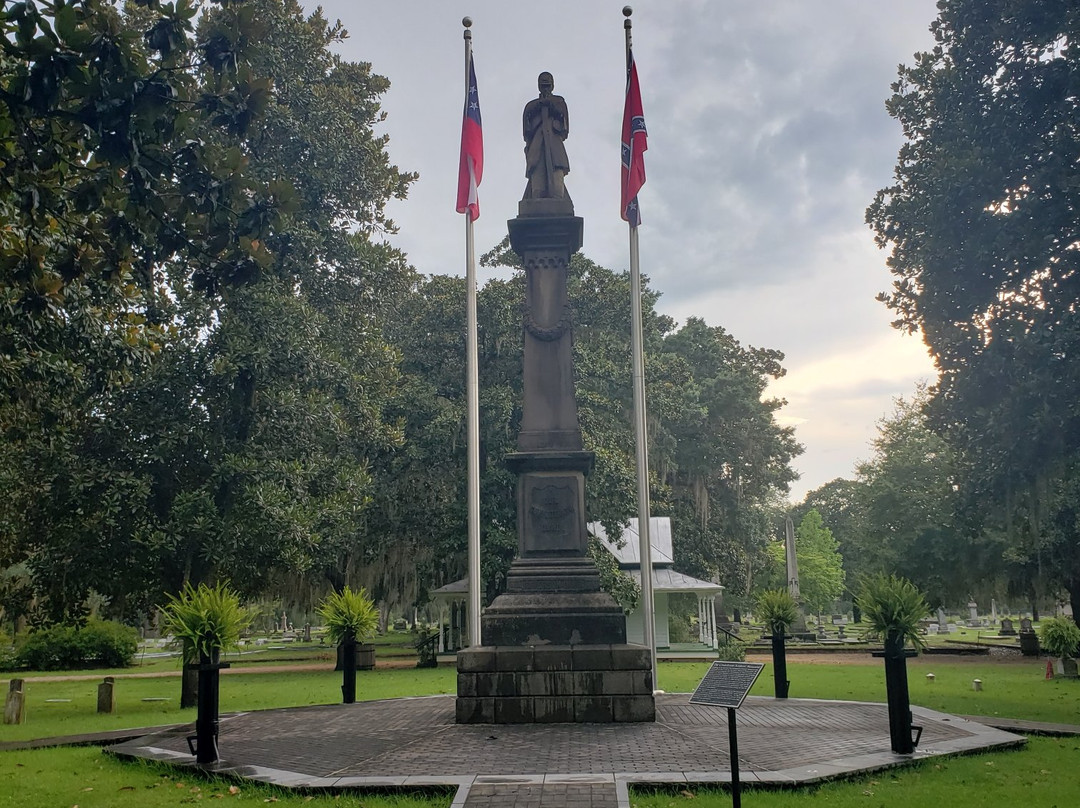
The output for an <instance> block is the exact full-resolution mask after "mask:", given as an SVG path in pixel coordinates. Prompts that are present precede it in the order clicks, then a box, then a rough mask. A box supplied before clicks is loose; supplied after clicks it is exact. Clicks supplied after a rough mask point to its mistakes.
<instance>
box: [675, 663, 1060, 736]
mask: <svg viewBox="0 0 1080 808" xmlns="http://www.w3.org/2000/svg"><path fill="white" fill-rule="evenodd" d="M798 659H799V657H798V656H796V655H792V656H789V657H788V666H787V667H788V680H789V681H790V682H791V690H790V692H789V694H788V695H789V696H790V697H791V698H815V699H844V700H850V701H876V702H884V701H885V668H884V665H883V663H882V661H881V660H880V659H873V658H870V657H865V658H860V661H858V662H857V663H851V662H840V661H837V662H821V663H805V662H799V661H798ZM708 667H709V665H708V663H673V662H665V663H661V664H660V666H659V669H658V670H659V680H660V687H661V688H662V689H663V690H666V691H668V692H669V693H681V692H686V691H690V690H693V689H694V688H695V687H697V683H698V682H699V681H701V677H702V676H703V675H704V674H705V671H706V670H707V669H708ZM1045 670H1046V660H1045V659H1026V658H1022V657H1016V658H995V657H964V658H956V659H950V660H948V661H946V660H944V659H943V658H942V657H940V656H937V657H917V658H913V659H910V660H908V686H909V688H910V692H911V703H912V704H916V705H919V706H921V707H929V708H930V709H933V710H941V711H943V712H947V713H958V714H960V715H986V716H995V715H997V716H1003V717H1007V718H1024V719H1028V720H1031V721H1052V722H1059V723H1066V724H1078V725H1080V681H1077V680H1066V679H1053V680H1050V681H1047V680H1046V679H1045V678H1044V674H1045ZM928 673H933V674H934V680H933V683H931V682H930V681H928V680H927V678H926V674H928ZM974 679H980V680H982V686H983V689H982V691H981V692H975V690H974V688H973V686H972V681H973V680H974ZM750 693H751V694H752V695H755V696H771V695H772V694H773V678H772V664H771V663H768V664H766V666H765V670H764V671H762V673H761V676H759V677H758V680H757V682H756V683H755V684H754V688H753V690H751V691H750Z"/></svg>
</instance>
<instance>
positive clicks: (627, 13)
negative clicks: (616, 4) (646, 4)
mask: <svg viewBox="0 0 1080 808" xmlns="http://www.w3.org/2000/svg"><path fill="white" fill-rule="evenodd" d="M633 13H634V9H632V8H630V6H623V7H622V15H623V16H624V17H629V16H630V15H631V14H633Z"/></svg>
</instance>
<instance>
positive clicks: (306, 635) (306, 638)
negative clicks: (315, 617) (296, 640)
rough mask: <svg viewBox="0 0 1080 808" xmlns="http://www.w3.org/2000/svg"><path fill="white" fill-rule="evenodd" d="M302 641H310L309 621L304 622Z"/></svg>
mask: <svg viewBox="0 0 1080 808" xmlns="http://www.w3.org/2000/svg"><path fill="white" fill-rule="evenodd" d="M304 642H311V623H304Z"/></svg>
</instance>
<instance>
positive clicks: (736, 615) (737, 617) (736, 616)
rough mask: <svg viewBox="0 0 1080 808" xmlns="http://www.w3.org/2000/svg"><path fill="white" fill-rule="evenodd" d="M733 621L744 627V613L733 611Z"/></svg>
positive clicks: (737, 610)
mask: <svg viewBox="0 0 1080 808" xmlns="http://www.w3.org/2000/svg"><path fill="white" fill-rule="evenodd" d="M731 619H732V620H734V621H735V623H736V624H738V625H742V612H741V611H740V610H739V609H732V610H731Z"/></svg>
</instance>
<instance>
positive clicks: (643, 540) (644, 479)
mask: <svg viewBox="0 0 1080 808" xmlns="http://www.w3.org/2000/svg"><path fill="white" fill-rule="evenodd" d="M623 14H624V15H625V16H626V19H625V20H623V30H624V31H625V32H626V68H627V71H629V69H630V48H631V44H632V43H631V33H630V32H631V28H632V27H633V23H632V22H631V21H630V15H631V14H633V9H631V8H630V6H626V7H624V8H623ZM627 81H629V72H627ZM630 308H631V310H632V312H631V318H630V342H631V344H632V345H633V362H634V439H635V442H636V444H637V452H636V454H637V496H638V539H639V541H640V544H639V555H640V556H641V621H642V626H643V628H644V633H645V637H644V640H645V647H646V648H648V649H649V656H650V657H651V658H652V681H653V689H654V690H655V689H656V688H657V687H658V682H657V670H656V623H655V621H656V617H655V614H654V611H655V604H654V601H653V568H652V541H651V540H650V536H649V534H650V530H649V528H650V527H651V525H650V524H649V432H648V421H647V419H646V417H645V350H644V345H643V339H642V325H641V267H640V265H639V263H638V231H637V228H636V227H634V225H633V224H630Z"/></svg>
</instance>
